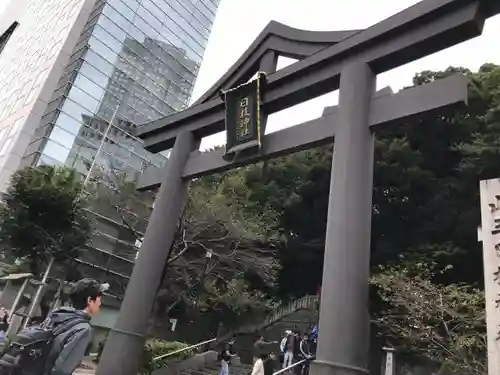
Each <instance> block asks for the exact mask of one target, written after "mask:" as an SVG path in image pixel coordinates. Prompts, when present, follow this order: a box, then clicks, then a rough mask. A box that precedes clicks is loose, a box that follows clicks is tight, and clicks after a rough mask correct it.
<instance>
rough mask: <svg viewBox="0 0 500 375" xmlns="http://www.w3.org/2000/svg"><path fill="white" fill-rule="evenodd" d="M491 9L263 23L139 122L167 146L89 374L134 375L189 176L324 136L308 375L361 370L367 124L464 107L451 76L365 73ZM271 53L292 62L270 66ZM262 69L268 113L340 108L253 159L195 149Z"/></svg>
mask: <svg viewBox="0 0 500 375" xmlns="http://www.w3.org/2000/svg"><path fill="white" fill-rule="evenodd" d="M498 13H500V1H498V0H424V1H422V2H420V3H418V4H416V5H414V6H413V7H411V8H408V9H406V10H404V11H402V12H400V13H398V14H396V15H395V16H393V17H390V18H388V19H386V20H384V21H382V22H380V23H378V24H376V25H374V26H372V27H370V28H368V29H366V30H363V31H344V32H340V33H339V32H333V33H319V32H310V31H302V30H296V29H291V28H288V27H285V26H284V25H279V24H277V23H275V22H272V23H271V24H270V25H269V26H268V27H267V28H266V29H265V30H264V32H263V33H262V34H261V35H260V36H259V37H258V38H257V40H256V42H254V43H253V44H252V46H251V47H250V48H249V49H248V50H247V52H245V54H244V55H243V56H242V58H241V59H240V60H239V61H238V62H237V63H236V64H235V65H234V66H233V67H232V68H231V69H230V70H229V71H228V73H227V74H226V75H225V76H224V77H222V78H221V80H219V82H217V83H216V84H215V85H214V86H213V87H212V88H211V89H210V90H208V92H207V93H206V94H205V95H204V96H203V97H202V98H201V99H200V100H199V101H198V102H197V103H196V104H195V105H194V106H193V107H191V108H188V109H187V110H185V111H183V112H180V113H178V114H174V115H172V116H169V117H166V118H163V119H160V120H157V121H154V122H152V123H149V124H146V125H145V126H143V127H142V128H140V129H139V136H140V137H142V138H143V139H144V140H145V145H146V148H147V149H148V150H150V151H153V152H159V151H163V150H166V149H168V148H170V147H172V146H173V148H172V152H171V154H170V158H169V160H168V163H167V165H166V167H165V169H164V170H163V171H161V172H160V174H159V175H158V176H157V179H156V180H155V178H154V176H153V179H152V180H151V181H150V182H147V183H146V184H145V187H147V186H154V185H156V186H158V185H160V189H159V193H158V195H157V199H156V202H155V207H154V210H153V213H152V215H151V218H150V220H149V225H148V228H147V230H146V235H145V239H144V242H143V245H142V246H141V249H140V252H139V257H138V259H137V261H136V265H135V267H134V271H133V273H132V277H131V280H130V283H129V285H128V288H127V292H126V294H125V298H124V300H123V303H122V309H121V311H120V316H119V318H118V321H117V323H116V326H115V328H114V329H112V330H111V332H110V334H109V337H108V340H107V342H106V346H105V349H104V351H103V353H102V356H101V361H100V364H99V368H98V370H97V375H115V374H120V375H135V374H136V373H137V369H138V365H139V359H140V353H141V352H142V348H143V345H144V342H145V338H146V337H145V335H146V331H147V325H148V318H149V314H150V312H151V308H152V305H153V302H154V298H155V294H156V291H157V288H158V285H159V284H160V282H161V277H162V272H163V268H164V264H165V261H166V259H167V257H168V252H169V250H168V249H170V247H171V245H172V242H173V240H174V233H175V229H176V225H177V222H178V219H179V215H180V213H181V210H182V206H183V203H184V200H185V196H186V191H187V186H188V184H189V180H190V179H191V178H193V177H197V176H203V175H206V174H209V173H215V172H220V171H224V170H227V169H230V168H235V167H238V166H241V165H244V164H248V163H252V162H256V161H258V160H261V159H266V158H267V159H268V158H272V157H276V156H279V155H283V154H286V153H290V152H295V151H298V150H302V149H306V148H309V147H314V146H317V145H321V144H326V143H331V142H333V141H334V142H335V148H334V157H333V166H332V168H333V169H332V177H331V184H330V199H329V207H328V222H327V233H326V244H325V257H324V268H323V282H322V285H323V287H322V294H321V307H320V323H319V338H318V340H319V342H318V352H317V359H316V361H315V362H314V363H313V365H312V367H311V371H312V374H314V375H322V374H325V375H327V374H328V375H330V374H354V373H367V372H368V371H367V364H368V353H369V341H370V335H369V317H368V279H369V259H370V232H371V209H372V179H373V156H374V155H373V153H374V150H373V148H374V131H375V130H376V128H377V127H378V126H379V125H383V124H390V123H394V122H397V121H402V120H405V119H407V118H408V117H410V116H417V115H418V116H421V115H425V114H427V113H429V112H432V111H436V110H437V111H442V110H443V109H445V108H449V107H453V106H457V105H464V104H465V103H466V101H467V82H466V80H465V78H464V77H461V76H457V77H451V78H448V79H444V80H441V81H436V82H434V83H431V84H427V85H424V86H421V87H416V88H412V89H408V90H404V91H402V92H400V93H398V94H392V93H391V92H390V91H388V90H383V91H382V92H379V93H375V80H376V75H377V74H379V73H382V72H384V71H387V70H390V69H392V68H395V67H397V66H400V65H402V64H405V63H407V62H410V61H413V60H415V59H418V58H420V57H423V56H426V55H428V54H431V53H433V52H437V51H439V50H442V49H444V48H447V47H450V46H452V45H455V44H457V43H460V42H462V41H465V40H467V39H470V38H473V37H476V36H478V35H480V34H481V32H482V28H483V25H484V21H485V20H486V19H487V18H488V17H491V16H493V15H496V14H498ZM278 55H285V56H286V55H290V56H298V57H300V58H302V60H300V61H298V62H296V63H294V64H292V65H290V66H288V67H286V68H284V69H282V70H279V71H276V61H277V56H278ZM258 70H261V71H265V72H267V73H269V76H268V80H267V82H268V83H267V87H266V90H265V93H264V99H263V106H262V108H263V111H264V113H266V114H271V113H274V112H277V111H280V110H282V109H285V108H288V107H291V106H293V105H295V104H298V103H301V102H304V101H306V100H309V99H312V98H315V97H317V96H320V95H322V94H325V93H328V92H331V91H334V90H336V89H338V88H340V92H339V105H338V107H335V108H328V109H327V110H325V113H324V114H323V116H322V117H320V118H319V119H316V120H313V121H310V122H306V123H304V124H301V125H297V126H294V127H292V128H289V129H285V130H282V131H280V132H277V133H274V134H271V135H268V136H265V138H264V143H263V149H262V150H261V153H260V155H256V156H251V157H248V158H246V159H237V160H236V161H233V162H227V161H225V160H223V159H222V154H221V153H219V152H217V151H213V152H210V153H208V154H200V153H199V152H198V151H196V150H197V148H198V147H199V143H200V141H201V138H202V137H204V136H208V135H211V134H214V133H217V132H219V131H222V130H224V116H225V109H224V103H223V101H222V100H221V99H220V98H219V97H218V92H219V91H220V90H221V89H224V90H226V89H229V88H232V87H235V86H236V85H239V84H241V83H243V82H245V81H246V80H248V79H249V78H250V77H251V76H252V75H253V74H254V73H255V72H256V71H258Z"/></svg>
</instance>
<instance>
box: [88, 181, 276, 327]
mask: <svg viewBox="0 0 500 375" xmlns="http://www.w3.org/2000/svg"><path fill="white" fill-rule="evenodd" d="M220 186H221V185H218V184H213V183H210V182H208V181H207V180H204V179H200V180H197V181H193V183H192V184H191V186H190V189H189V194H188V201H187V204H186V206H185V210H184V212H183V214H182V215H181V218H180V220H179V224H178V228H177V231H176V236H175V241H174V244H173V246H172V249H171V254H170V258H169V260H168V262H167V265H166V267H165V272H164V279H163V282H162V285H161V287H160V289H159V291H158V294H157V300H156V305H155V309H154V315H155V317H156V318H157V319H156V320H157V321H159V322H164V321H167V319H165V317H166V316H168V315H169V314H171V313H172V312H173V311H174V310H175V309H177V310H179V309H181V310H182V311H184V312H185V311H188V312H192V313H194V312H199V311H201V310H203V311H206V310H213V309H217V310H219V311H221V310H223V309H224V308H227V309H228V310H231V311H232V312H234V313H239V312H241V311H242V310H245V309H248V308H250V307H253V308H257V307H259V306H261V307H264V306H265V303H263V302H265V298H263V292H265V291H266V290H269V289H272V285H273V283H274V279H275V275H276V271H277V268H278V267H277V265H278V263H277V261H276V259H275V252H276V250H275V248H276V246H275V245H274V244H273V243H272V242H269V241H267V239H266V238H265V236H264V234H263V233H260V234H256V233H254V230H256V229H258V228H260V226H259V225H258V221H259V220H258V218H257V217H252V216H250V215H243V214H242V213H243V211H242V210H240V209H239V207H240V206H238V204H237V203H235V202H233V201H232V197H229V199H228V197H227V196H226V195H224V194H222V193H221V192H220V190H219V187H220ZM224 186H226V185H224ZM89 190H90V192H91V195H92V196H93V197H94V200H93V202H92V207H93V208H94V209H95V210H96V211H97V212H98V213H101V214H102V215H107V216H108V217H113V218H114V219H115V220H117V221H119V222H120V223H121V224H122V227H123V230H124V231H126V232H128V234H129V240H131V241H130V242H132V243H133V242H137V243H140V242H142V240H143V237H144V232H145V229H146V226H147V220H148V219H149V216H150V214H151V210H152V206H153V201H154V194H153V193H152V192H139V191H137V190H136V184H135V182H134V181H133V180H130V179H128V178H127V176H126V175H125V174H122V173H119V172H113V171H106V173H104V171H101V173H100V174H99V175H98V176H97V178H96V180H95V181H93V183H91V184H89ZM128 249H130V251H136V252H137V251H139V248H138V247H128ZM133 249H135V250H133ZM165 251H168V249H166V250H165ZM123 255H125V254H123ZM209 257H210V258H209ZM235 290H237V291H238V293H235V292H234V291H235ZM259 290H260V291H259ZM229 295H231V298H229ZM238 295H239V296H241V299H240V301H241V302H242V303H241V304H240V305H238V306H236V305H237V304H236V303H235V299H234V297H235V296H238ZM249 300H251V301H252V302H251V303H250V302H249ZM229 301H230V302H229ZM226 302H227V303H226ZM188 315H189V314H188Z"/></svg>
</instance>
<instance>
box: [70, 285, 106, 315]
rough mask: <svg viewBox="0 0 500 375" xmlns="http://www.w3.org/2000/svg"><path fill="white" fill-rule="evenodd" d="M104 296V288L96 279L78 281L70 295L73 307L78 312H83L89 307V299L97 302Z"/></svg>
mask: <svg viewBox="0 0 500 375" xmlns="http://www.w3.org/2000/svg"><path fill="white" fill-rule="evenodd" d="M101 296H102V286H101V284H99V283H98V282H97V281H96V280H94V279H82V280H80V281H77V282H76V283H75V284H74V285H73V287H72V288H71V291H70V293H69V299H70V300H71V305H72V306H73V307H74V308H75V309H77V310H83V309H85V308H86V307H87V306H88V300H89V298H90V299H91V300H92V301H95V300H96V299H97V297H101Z"/></svg>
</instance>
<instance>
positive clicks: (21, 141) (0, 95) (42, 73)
mask: <svg viewBox="0 0 500 375" xmlns="http://www.w3.org/2000/svg"><path fill="white" fill-rule="evenodd" d="M93 5H94V2H93V0H44V1H40V0H19V1H17V0H16V1H11V2H9V3H8V4H7V7H6V9H5V11H4V13H3V14H2V17H1V19H0V87H1V90H0V192H3V191H5V189H6V188H7V187H8V185H9V182H10V178H11V176H12V173H14V172H15V171H16V170H17V169H18V168H19V166H20V165H21V161H22V158H23V156H24V152H25V150H26V148H27V146H28V144H29V143H30V140H31V137H32V134H33V130H34V128H35V127H36V126H37V125H38V124H39V121H40V117H41V115H42V113H43V109H44V108H45V106H46V105H47V103H48V101H49V100H50V95H51V93H52V91H53V89H54V88H55V85H56V83H57V79H58V78H59V76H60V74H61V71H62V70H63V68H64V64H65V61H67V60H65V59H66V58H67V56H69V55H71V53H72V50H73V47H74V44H72V42H74V41H76V38H77V36H78V35H79V34H80V32H81V30H82V29H83V27H84V26H85V23H86V22H87V19H88V16H89V14H90V12H91V11H92V9H93Z"/></svg>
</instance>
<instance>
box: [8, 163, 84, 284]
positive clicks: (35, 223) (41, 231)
mask: <svg viewBox="0 0 500 375" xmlns="http://www.w3.org/2000/svg"><path fill="white" fill-rule="evenodd" d="M81 192H82V183H81V181H80V180H79V178H78V176H77V174H76V172H75V171H74V170H71V169H67V168H59V167H52V166H39V167H36V168H32V167H28V168H25V169H23V170H20V171H18V172H16V173H15V174H14V175H13V177H12V180H11V185H10V187H9V188H8V190H7V192H6V193H5V194H4V196H3V200H2V205H1V206H0V239H1V246H2V250H3V254H4V255H6V256H7V257H10V258H11V260H13V259H23V260H26V262H27V263H29V266H30V268H31V271H32V272H33V273H35V274H38V273H39V271H40V270H39V265H40V264H43V263H44V262H45V261H47V259H48V258H50V257H55V258H56V260H63V259H68V258H73V257H75V256H76V255H77V254H78V252H79V251H80V250H81V249H82V248H83V246H84V244H85V243H86V241H87V239H88V238H89V236H90V234H91V223H90V220H89V218H88V216H87V214H86V211H85V209H84V208H85V197H82V195H81Z"/></svg>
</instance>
